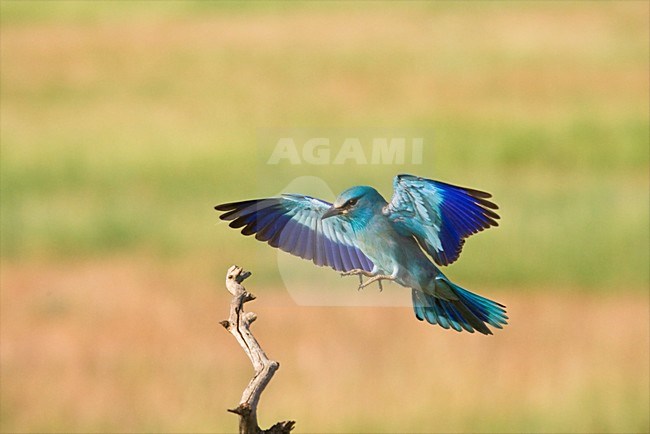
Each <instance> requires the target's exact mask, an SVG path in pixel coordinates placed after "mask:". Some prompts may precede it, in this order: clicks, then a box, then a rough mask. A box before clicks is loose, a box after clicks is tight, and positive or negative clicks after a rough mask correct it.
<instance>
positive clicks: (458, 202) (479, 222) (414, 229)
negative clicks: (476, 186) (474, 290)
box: [384, 175, 499, 265]
mask: <svg viewBox="0 0 650 434" xmlns="http://www.w3.org/2000/svg"><path fill="white" fill-rule="evenodd" d="M393 188H394V193H393V198H392V200H391V202H390V203H389V204H388V205H387V206H386V208H385V209H384V213H385V214H386V215H387V216H388V218H389V219H390V220H391V221H392V222H393V224H394V226H395V228H396V229H397V231H398V232H399V233H401V234H403V235H407V236H409V235H411V236H414V237H415V238H416V239H417V240H418V242H419V243H420V245H421V246H422V248H423V249H424V250H425V251H426V252H427V253H429V254H430V255H431V257H432V258H433V260H434V261H435V262H436V263H437V264H439V265H449V264H451V263H452V262H454V261H455V260H456V259H458V256H459V255H460V252H461V250H462V248H463V244H464V243H465V239H466V238H467V237H469V236H470V235H472V234H475V233H477V232H480V231H482V230H484V229H487V228H489V227H492V226H498V223H497V220H498V219H499V215H498V214H497V213H496V212H494V211H493V210H496V209H498V208H499V207H498V206H497V205H496V204H494V203H493V202H490V201H489V200H487V199H488V198H490V197H491V195H490V194H489V193H486V192H483V191H479V190H473V189H470V188H465V187H458V186H455V185H451V184H446V183H444V182H440V181H434V180H431V179H424V178H418V177H415V176H411V175H398V176H396V177H395V180H394V182H393Z"/></svg>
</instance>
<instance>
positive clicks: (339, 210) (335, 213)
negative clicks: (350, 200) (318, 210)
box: [321, 206, 341, 220]
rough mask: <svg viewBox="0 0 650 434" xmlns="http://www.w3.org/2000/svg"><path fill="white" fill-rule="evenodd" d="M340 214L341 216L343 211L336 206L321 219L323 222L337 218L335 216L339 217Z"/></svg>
mask: <svg viewBox="0 0 650 434" xmlns="http://www.w3.org/2000/svg"><path fill="white" fill-rule="evenodd" d="M339 214H341V209H340V208H336V207H335V206H332V207H331V208H330V209H328V210H327V211H325V214H323V216H322V217H321V220H325V219H326V218H329V217H332V216H335V215H339Z"/></svg>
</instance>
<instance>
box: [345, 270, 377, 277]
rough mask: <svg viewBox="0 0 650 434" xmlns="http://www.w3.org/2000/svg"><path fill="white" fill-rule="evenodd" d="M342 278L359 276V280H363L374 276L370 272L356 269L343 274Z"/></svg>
mask: <svg viewBox="0 0 650 434" xmlns="http://www.w3.org/2000/svg"><path fill="white" fill-rule="evenodd" d="M341 276H359V278H361V276H366V277H372V276H373V274H372V273H371V272H370V271H366V270H361V269H359V268H355V269H354V270H350V271H345V272H343V273H341Z"/></svg>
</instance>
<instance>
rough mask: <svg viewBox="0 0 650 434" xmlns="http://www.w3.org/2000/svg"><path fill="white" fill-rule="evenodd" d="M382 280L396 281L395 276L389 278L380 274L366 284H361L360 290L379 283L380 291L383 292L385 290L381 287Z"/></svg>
mask: <svg viewBox="0 0 650 434" xmlns="http://www.w3.org/2000/svg"><path fill="white" fill-rule="evenodd" d="M382 280H395V278H394V277H393V276H387V275H384V274H379V275H377V276H373V277H371V278H370V279H368V280H366V281H365V282H363V283H361V285H359V289H363V288H365V287H366V286H368V285H370V284H371V283H374V282H379V290H380V291H381V290H383V289H384V288H382V286H381V281H382Z"/></svg>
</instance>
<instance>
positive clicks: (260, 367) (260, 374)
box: [221, 265, 295, 434]
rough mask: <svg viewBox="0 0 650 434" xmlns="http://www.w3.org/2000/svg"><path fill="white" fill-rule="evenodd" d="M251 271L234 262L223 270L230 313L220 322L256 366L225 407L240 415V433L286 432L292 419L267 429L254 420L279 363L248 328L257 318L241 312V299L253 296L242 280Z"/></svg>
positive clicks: (289, 429)
mask: <svg viewBox="0 0 650 434" xmlns="http://www.w3.org/2000/svg"><path fill="white" fill-rule="evenodd" d="M250 275H251V273H250V272H249V271H244V270H243V269H242V268H241V267H238V266H236V265H233V266H232V267H230V268H229V269H228V274H226V289H228V291H229V292H230V293H231V294H232V296H233V297H232V300H231V301H230V316H229V318H228V319H227V320H224V321H221V325H222V326H224V327H225V328H226V330H228V331H229V332H230V334H232V335H233V336H234V337H235V339H237V343H239V345H240V346H241V347H242V349H243V350H244V352H245V353H246V355H247V356H248V358H249V359H250V360H251V363H252V364H253V368H254V369H255V375H253V378H251V381H250V382H249V383H248V386H246V389H244V393H243V394H242V397H241V400H240V401H239V405H238V406H237V408H233V409H229V410H228V411H229V412H231V413H236V414H238V415H239V432H240V434H261V433H269V434H287V433H289V432H290V431H291V430H292V429H293V427H294V425H295V422H294V421H292V420H288V421H284V422H278V423H276V424H275V425H273V426H272V427H271V428H269V429H267V430H263V429H261V428H260V427H259V425H258V424H257V405H258V403H259V401H260V396H261V395H262V392H263V391H264V389H265V388H266V386H267V385H268V384H269V381H271V378H272V377H273V374H274V373H275V371H277V370H278V368H279V367H280V364H279V363H278V362H276V361H274V360H270V359H269V358H268V357H267V356H266V354H265V353H264V350H262V347H260V344H259V343H258V342H257V339H255V337H254V336H253V334H252V333H251V331H250V325H251V324H252V323H253V321H255V320H256V319H257V316H256V315H255V314H254V313H253V312H244V303H247V302H249V301H251V300H255V296H254V295H253V294H251V293H249V292H248V291H246V288H244V286H243V285H242V284H241V283H242V282H243V281H244V279H246V278H247V277H248V276H250Z"/></svg>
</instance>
